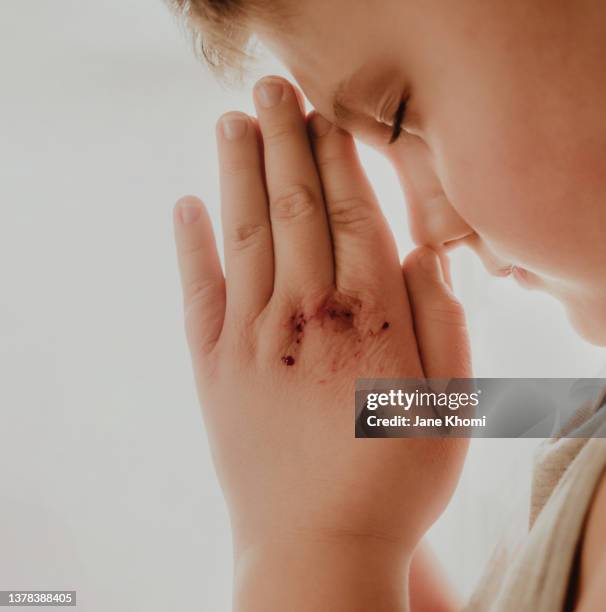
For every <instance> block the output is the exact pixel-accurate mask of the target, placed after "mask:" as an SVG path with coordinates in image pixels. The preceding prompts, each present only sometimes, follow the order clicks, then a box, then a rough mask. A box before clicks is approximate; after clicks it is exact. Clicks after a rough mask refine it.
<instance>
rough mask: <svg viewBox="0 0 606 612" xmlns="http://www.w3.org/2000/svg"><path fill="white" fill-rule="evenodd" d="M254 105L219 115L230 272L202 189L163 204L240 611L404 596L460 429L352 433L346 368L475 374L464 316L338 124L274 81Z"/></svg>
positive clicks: (357, 607) (396, 601) (456, 453)
mask: <svg viewBox="0 0 606 612" xmlns="http://www.w3.org/2000/svg"><path fill="white" fill-rule="evenodd" d="M267 87H269V90H265V89H264V88H267ZM272 88H273V89H272ZM276 88H277V89H276ZM270 90H271V91H273V94H271V95H270V94H268V93H267V91H270ZM264 91H265V93H263V92H264ZM272 96H273V101H274V105H273V106H272V107H271V108H269V107H267V106H266V105H265V104H266V103H267V100H268V97H269V98H271V97H272ZM276 96H277V98H276ZM255 101H256V106H257V112H258V123H257V121H256V120H254V119H252V118H250V117H247V116H246V115H244V114H242V113H229V114H227V115H226V116H225V117H224V118H223V120H222V121H221V122H220V123H219V125H218V129H217V140H218V148H219V160H220V168H221V195H222V202H221V207H222V208H221V210H222V218H223V232H224V245H225V277H224V275H223V272H222V270H221V266H220V263H219V258H218V255H217V252H216V249H215V245H214V239H213V233H212V228H211V225H210V221H209V217H208V215H207V213H206V210H205V209H204V207H203V205H202V203H201V202H200V201H199V200H198V199H197V198H194V197H186V198H184V199H182V200H181V201H180V202H179V203H178V204H177V206H176V208H175V231H176V238H177V247H178V255H179V262H180V268H181V275H182V281H183V289H184V300H185V313H186V315H185V316H186V329H187V335H188V340H189V344H190V347H191V352H192V357H193V363H194V372H195V375H196V380H197V384H198V390H199V395H200V399H201V404H202V407H203V412H204V417H205V421H206V425H207V431H208V435H209V440H210V443H211V447H212V450H213V457H214V461H215V464H216V467H217V472H218V474H219V478H220V480H221V483H222V485H223V488H224V491H225V496H226V500H227V503H228V507H229V510H230V516H231V520H232V527H233V536H234V550H235V573H236V580H235V607H236V610H238V611H239V612H244V611H246V612H257V611H261V610H262V611H263V612H267V611H268V610H289V611H290V612H302V611H304V610H305V611H308V610H320V609H322V610H331V612H341V611H342V612H345V611H347V612H356V611H362V610H369V609H372V610H375V611H377V612H382V611H385V612H387V611H388V610H389V611H390V612H393V611H394V610H405V609H406V608H407V605H408V594H407V585H406V578H405V577H406V576H407V575H408V568H409V565H410V561H411V558H412V555H413V551H414V550H415V548H416V547H417V544H418V543H419V541H420V539H421V538H422V536H423V534H424V533H425V531H426V530H427V528H428V527H429V525H431V524H432V522H433V521H435V519H436V518H437V517H438V515H439V514H440V513H441V512H442V510H443V509H444V507H445V505H446V503H447V501H448V499H449V498H450V495H451V493H452V491H453V489H454V487H455V484H456V481H457V479H458V476H459V473H460V469H461V465H462V462H463V458H464V455H465V452H466V448H467V441H466V440H464V439H414V440H394V439H384V440H372V439H367V440H363V439H356V438H355V437H354V407H355V406H354V386H355V380H356V378H360V377H365V378H367V377H370V378H374V377H388V378H392V377H398V378H404V377H408V378H441V377H446V376H449V377H450V376H455V377H456V376H458V377H469V376H471V366H470V356H469V345H468V339H467V333H466V328H465V318H464V315H463V312H462V309H461V306H460V304H459V303H458V302H457V301H456V299H455V297H454V295H453V294H452V292H451V290H450V288H449V286H448V285H447V283H446V282H445V280H444V277H443V275H442V270H441V267H440V263H439V259H438V257H437V255H436V253H435V252H434V251H433V250H431V249H428V248H420V249H418V250H416V251H414V252H413V253H411V254H410V256H408V257H407V259H406V261H405V263H404V265H403V266H402V265H401V264H400V262H399V260H398V254H397V249H396V245H395V242H394V239H393V236H392V234H391V232H390V230H389V228H388V226H387V224H386V222H385V219H384V218H383V216H382V214H381V210H380V207H379V205H378V202H377V201H376V198H375V196H374V194H373V192H372V189H371V187H370V185H369V183H368V181H367V179H366V177H365V175H364V173H363V171H362V168H361V166H360V164H359V161H358V158H357V155H356V150H355V146H354V143H353V140H352V138H351V136H350V135H349V134H347V133H346V132H344V131H342V130H339V129H337V128H336V127H335V126H331V125H330V124H326V122H325V121H324V120H323V119H322V117H319V116H315V117H312V118H311V119H308V118H305V117H304V116H303V115H302V114H301V110H300V107H299V105H298V103H297V96H296V93H295V90H294V89H293V88H292V87H291V86H290V85H289V84H288V83H287V82H286V81H284V80H282V79H277V78H273V79H266V80H264V81H263V82H262V83H261V84H260V86H259V87H257V88H256V92H255ZM310 124H311V125H310ZM310 127H311V128H313V130H312V132H313V135H312V136H311V145H310V136H309V131H310V130H309V129H308V128H310ZM228 135H229V136H231V137H232V139H229V138H228V137H227V136H228ZM259 143H261V144H262V147H261V148H262V151H263V155H264V160H263V162H264V163H262V160H261V159H260V157H259V150H260V147H259ZM264 169H265V171H264ZM419 466H422V469H420V467H419ZM302 576H305V580H302V578H301V577H302ZM311 585H313V586H311Z"/></svg>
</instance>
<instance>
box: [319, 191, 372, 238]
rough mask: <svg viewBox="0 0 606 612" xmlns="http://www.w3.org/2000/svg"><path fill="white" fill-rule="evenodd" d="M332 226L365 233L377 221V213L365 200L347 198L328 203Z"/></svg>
mask: <svg viewBox="0 0 606 612" xmlns="http://www.w3.org/2000/svg"><path fill="white" fill-rule="evenodd" d="M327 208H328V218H329V221H330V225H331V226H332V227H334V228H336V229H339V230H346V231H353V232H364V231H367V230H368V229H369V227H371V226H372V225H373V224H374V222H375V220H376V211H375V210H374V208H375V207H374V206H373V205H372V203H371V202H369V201H368V200H366V199H364V198H346V199H342V200H335V201H332V202H328V207H327Z"/></svg>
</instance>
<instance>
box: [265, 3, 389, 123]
mask: <svg viewBox="0 0 606 612" xmlns="http://www.w3.org/2000/svg"><path fill="white" fill-rule="evenodd" d="M369 4H370V3H367V2H353V3H352V2H346V3H344V2H342V0H336V1H331V2H325V1H324V2H318V1H317V0H311V1H309V2H304V3H299V8H297V13H295V14H293V15H292V16H291V17H290V18H289V20H288V24H287V26H286V27H284V28H277V27H272V28H267V27H266V28H264V30H263V31H261V32H259V37H260V38H261V40H262V42H263V43H264V44H265V45H266V46H267V47H268V48H269V49H270V51H271V52H272V53H273V54H275V55H277V56H278V57H279V58H280V60H281V61H282V62H283V64H284V65H285V66H286V68H288V70H289V71H290V72H291V74H292V75H293V77H294V78H295V80H296V81H297V83H299V85H300V86H301V88H302V89H303V91H304V93H305V95H306V96H307V98H308V99H309V101H310V102H311V103H312V105H313V106H314V107H315V108H316V109H318V110H319V111H320V112H321V113H322V114H323V115H324V116H326V117H327V118H328V119H330V120H332V121H335V122H336V123H340V122H342V121H346V120H347V119H349V118H350V115H351V111H352V110H353V109H356V110H359V108H358V106H359V102H360V97H361V93H362V91H363V90H367V89H372V88H373V87H378V86H379V85H380V84H381V83H380V81H381V79H382V74H383V72H384V70H383V68H384V67H385V66H387V65H389V63H390V62H391V61H392V60H393V53H392V51H391V49H389V47H388V44H389V39H388V37H386V36H385V35H382V33H381V29H380V26H379V22H378V21H377V20H378V19H379V18H378V17H377V13H382V11H376V10H374V11H372V10H369V8H370V7H369Z"/></svg>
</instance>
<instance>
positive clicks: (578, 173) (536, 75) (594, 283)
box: [257, 0, 606, 345]
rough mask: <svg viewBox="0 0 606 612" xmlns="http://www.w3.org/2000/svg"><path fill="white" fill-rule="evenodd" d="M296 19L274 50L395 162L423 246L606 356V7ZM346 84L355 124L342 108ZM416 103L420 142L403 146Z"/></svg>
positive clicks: (368, 9) (425, 5) (329, 111)
mask: <svg viewBox="0 0 606 612" xmlns="http://www.w3.org/2000/svg"><path fill="white" fill-rule="evenodd" d="M285 4H286V6H287V7H288V8H289V9H292V13H293V15H292V17H291V19H289V21H288V22H287V23H285V24H284V25H283V27H281V28H279V29H277V28H272V29H268V27H266V26H265V25H264V24H258V28H257V30H258V33H259V35H260V37H261V39H262V40H263V41H264V42H265V43H266V44H267V46H269V48H270V49H271V50H272V51H273V52H275V53H276V54H277V55H278V56H279V57H280V58H281V59H282V60H283V61H284V64H285V65H286V66H287V67H288V68H289V70H290V71H291V73H292V74H293V75H294V77H295V78H296V80H297V82H298V83H299V85H300V86H301V88H302V90H303V91H304V93H305V94H306V95H307V97H308V99H309V100H310V101H311V103H312V104H313V106H314V107H315V108H316V109H318V110H319V112H320V113H321V114H322V115H324V116H325V117H326V118H328V119H329V120H331V121H334V122H336V123H337V124H338V125H340V126H341V127H343V128H345V129H346V130H348V131H350V132H351V133H352V134H354V135H355V136H356V137H358V138H360V139H362V140H364V141H366V142H368V143H369V144H371V145H373V146H376V147H377V148H379V149H380V150H381V151H383V152H384V153H385V155H387V156H388V158H389V159H390V160H391V161H392V162H393V164H394V166H395V168H396V170H397V172H398V174H399V177H400V180H401V182H402V184H403V187H404V191H405V192H406V195H407V204H408V206H409V217H410V225H411V230H412V233H413V237H414V238H415V240H416V241H417V242H418V243H419V244H427V245H430V246H432V247H434V248H436V249H438V250H444V251H447V250H449V249H451V248H453V247H454V246H457V245H466V246H468V247H470V248H472V249H473V250H474V251H476V252H477V253H478V255H479V256H480V257H481V258H482V260H483V261H484V263H485V265H486V267H487V268H488V269H489V270H490V271H491V272H492V273H494V274H496V275H499V276H507V275H509V274H510V273H513V276H514V277H515V278H516V280H518V281H519V282H520V284H522V285H523V286H524V287H526V288H531V289H539V290H543V291H546V292H548V293H550V294H552V295H553V296H555V297H556V298H557V299H558V300H560V301H561V302H562V303H563V304H564V305H565V307H566V310H567V312H568V315H569V317H570V319H571V321H572V323H573V325H574V326H575V328H576V329H577V330H578V332H579V333H580V334H581V335H583V336H584V337H585V338H587V339H588V340H590V341H592V342H594V343H596V344H604V345H606V274H605V273H604V272H605V271H606V112H605V111H604V109H605V108H606V77H605V74H606V73H605V72H604V57H606V36H604V31H605V30H606V5H605V4H604V3H603V2H598V1H597V0H596V1H589V2H587V1H581V2H551V1H548V0H544V1H541V0H539V1H533V2H528V0H513V1H512V0H490V1H488V2H464V3H461V2H445V1H443V0H429V1H427V2H409V1H403V0H383V1H382V2H380V3H375V2H366V1H363V2H349V1H347V0H331V2H325V1H323V0H310V1H309V2H304V3H301V2H298V3H292V2H285ZM342 80H346V81H348V82H347V83H346V84H345V86H344V87H343V88H342V89H343V92H342V93H343V95H344V97H345V101H346V106H347V107H348V108H349V110H351V111H352V112H351V113H350V114H349V116H347V115H345V114H344V113H341V114H340V116H337V115H336V114H335V110H334V109H333V105H332V94H333V92H334V90H335V89H336V88H337V85H338V84H339V83H340V82H341V81H342ZM404 95H409V96H410V99H409V103H408V109H407V118H406V120H405V122H404V129H405V130H406V132H407V133H406V134H404V135H403V136H402V137H401V138H400V140H399V141H397V142H396V143H394V144H393V145H390V146H389V147H388V146H386V142H387V141H388V139H389V137H390V133H391V127H389V126H388V125H385V123H389V122H390V121H391V118H392V117H393V115H394V114H395V110H396V108H397V105H398V103H399V101H400V99H401V98H402V97H403V96H404Z"/></svg>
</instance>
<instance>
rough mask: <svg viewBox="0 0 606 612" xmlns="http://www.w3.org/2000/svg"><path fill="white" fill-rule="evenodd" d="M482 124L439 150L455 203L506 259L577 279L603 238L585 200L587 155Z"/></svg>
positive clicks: (527, 132)
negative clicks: (597, 238) (593, 237)
mask: <svg viewBox="0 0 606 612" xmlns="http://www.w3.org/2000/svg"><path fill="white" fill-rule="evenodd" d="M475 117H476V120H475V121H469V122H468V124H467V125H468V127H467V129H465V130H462V131H460V132H459V130H457V129H450V130H449V131H446V132H445V134H444V137H442V138H441V139H440V140H439V141H436V142H434V143H433V146H432V148H433V150H434V154H435V159H436V171H437V173H438V174H439V176H440V179H441V181H442V185H443V188H444V191H445V193H446V195H447V196H448V198H449V199H450V202H451V203H452V205H453V206H454V207H455V209H456V210H457V212H458V213H459V214H460V215H461V217H462V218H463V219H465V221H466V222H467V223H468V224H469V225H470V226H471V227H472V228H473V229H474V230H475V231H476V232H477V233H478V234H479V235H480V236H481V237H482V238H483V239H484V240H485V241H486V242H487V243H488V245H489V246H491V247H492V248H493V250H494V251H495V253H496V254H499V255H501V256H502V257H503V258H505V259H506V260H508V261H511V262H512V263H516V264H519V265H521V266H524V267H527V268H528V269H530V270H533V271H535V272H537V273H539V274H541V273H543V274H546V275H550V276H554V277H558V278H568V277H572V276H573V275H575V274H577V273H578V271H579V269H581V267H582V265H583V261H585V260H586V258H587V257H588V256H589V255H590V254H589V253H587V252H586V242H587V236H588V232H589V233H591V232H592V231H595V205H594V204H593V202H592V200H591V198H590V199H588V200H586V201H584V202H580V201H579V196H580V191H581V190H579V185H582V184H583V180H584V177H583V174H584V173H585V172H586V163H585V161H584V160H583V159H582V157H583V155H581V156H580V157H579V156H578V154H575V153H574V152H573V151H572V150H571V148H570V145H566V147H563V146H562V143H561V142H556V141H555V140H556V139H554V137H553V136H552V134H551V133H549V132H544V131H542V130H541V129H540V126H534V127H533V128H532V129H530V128H529V127H528V123H526V124H525V127H524V128H522V127H516V122H514V121H511V122H506V124H499V122H495V121H493V120H490V119H489V118H486V119H485V120H484V121H481V120H478V119H481V115H479V114H476V116H475ZM517 125H520V124H519V123H518V124H517ZM581 195H582V194H581Z"/></svg>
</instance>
